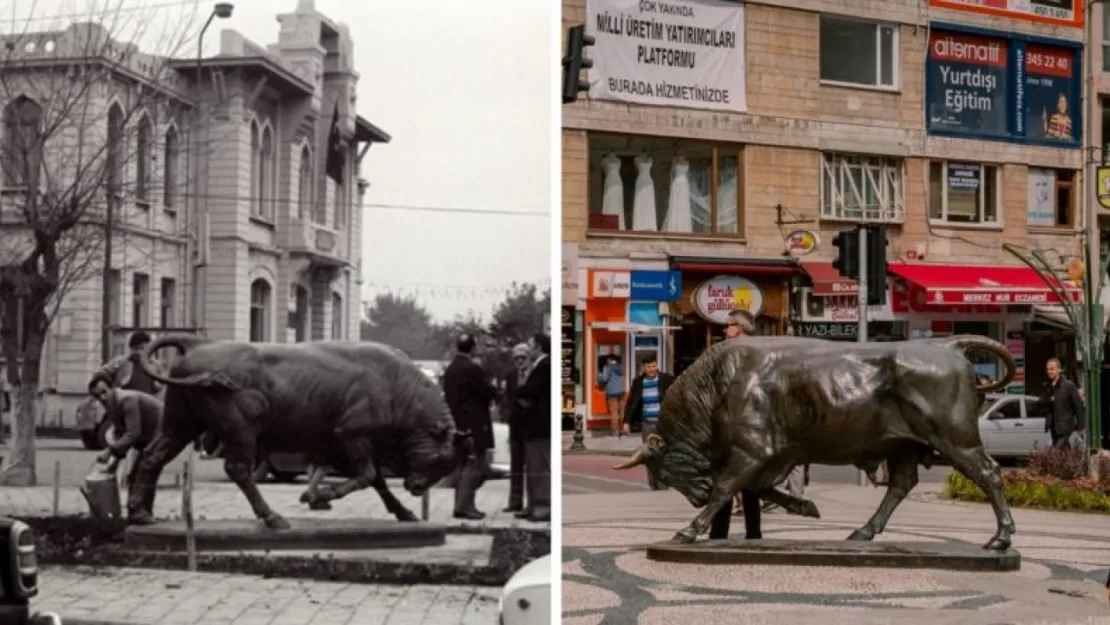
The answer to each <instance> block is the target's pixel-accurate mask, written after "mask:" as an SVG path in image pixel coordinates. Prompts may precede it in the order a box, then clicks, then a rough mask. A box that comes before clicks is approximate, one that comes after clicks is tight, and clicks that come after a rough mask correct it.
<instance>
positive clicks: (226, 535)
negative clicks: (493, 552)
mask: <svg viewBox="0 0 1110 625" xmlns="http://www.w3.org/2000/svg"><path fill="white" fill-rule="evenodd" d="M288 521H289V523H290V525H292V527H291V528H289V529H287V530H276V529H270V528H268V527H265V526H263V525H262V523H261V522H260V521H256V520H252V519H229V520H211V521H207V520H205V521H197V522H196V524H195V525H194V536H195V537H196V544H197V551H202V552H203V551H239V552H244V551H262V550H275V551H279V550H280V551H311V550H318V551H340V550H359V549H401V548H413V547H439V546H442V545H444V544H446V542H447V528H446V527H445V526H443V525H437V524H433V523H400V522H398V521H391V520H390V521H386V520H372V519H366V520H363V519H288ZM124 546H125V547H126V548H127V549H132V550H136V551H162V552H184V551H185V523H184V522H183V521H169V522H163V523H158V524H156V525H147V526H132V527H128V528H127V530H126V532H125V534H124Z"/></svg>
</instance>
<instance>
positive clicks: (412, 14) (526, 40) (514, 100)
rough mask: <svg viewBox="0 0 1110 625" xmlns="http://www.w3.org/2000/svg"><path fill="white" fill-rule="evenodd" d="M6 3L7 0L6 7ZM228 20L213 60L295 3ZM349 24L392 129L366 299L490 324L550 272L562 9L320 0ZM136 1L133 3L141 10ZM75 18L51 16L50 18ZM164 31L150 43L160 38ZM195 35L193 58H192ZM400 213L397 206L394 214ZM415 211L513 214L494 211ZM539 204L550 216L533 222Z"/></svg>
mask: <svg viewBox="0 0 1110 625" xmlns="http://www.w3.org/2000/svg"><path fill="white" fill-rule="evenodd" d="M4 4H9V3H4ZM16 4H18V5H19V8H18V9H15V10H14V12H13V10H12V8H11V6H10V5H9V6H8V7H6V8H5V9H4V10H3V11H0V19H2V20H3V22H0V30H4V31H10V30H11V29H12V25H13V19H21V18H25V17H27V16H28V15H34V16H35V23H36V26H38V27H40V28H44V29H45V28H51V27H58V26H64V22H65V21H66V20H68V19H69V18H70V16H73V15H81V14H84V15H88V14H89V13H90V11H94V10H101V11H103V10H105V9H106V8H109V7H111V8H114V7H118V6H120V5H121V4H122V5H123V6H124V7H126V9H127V11H128V13H129V15H134V16H136V17H141V18H142V19H143V20H144V21H148V20H149V19H150V17H151V16H152V13H153V14H154V15H156V16H157V18H158V19H157V20H156V21H157V22H166V21H168V22H172V23H180V22H181V21H183V20H182V18H183V17H184V18H194V19H193V20H192V24H191V25H192V27H193V29H194V30H195V29H196V28H199V26H200V24H201V23H202V22H201V19H200V18H199V17H197V15H200V16H201V17H207V14H208V11H209V8H208V7H209V6H210V3H203V2H202V3H200V4H199V9H198V10H195V11H194V6H193V4H192V3H189V2H173V0H168V1H167V0H106V1H102V2H98V3H96V4H92V3H89V2H88V1H87V0H77V1H73V0H39V1H38V2H37V3H32V2H31V1H30V0H29V1H28V3H27V4H23V3H16ZM234 4H235V10H234V14H233V16H232V17H231V18H230V19H227V20H220V21H217V22H216V23H214V24H213V25H212V28H211V29H210V30H209V33H208V35H207V37H206V41H205V49H206V54H212V53H215V51H216V49H217V46H218V42H219V36H218V34H217V32H218V30H219V29H221V28H234V29H235V30H238V31H240V32H241V33H243V35H245V36H246V37H247V38H249V39H251V40H253V41H255V42H258V43H260V44H263V45H266V44H270V43H273V42H275V41H276V39H277V32H278V23H277V20H276V15H277V13H279V12H292V11H293V9H294V8H295V7H296V0H281V1H279V2H264V1H262V0H239V1H237V2H234ZM316 8H317V10H319V11H321V12H322V13H324V14H326V15H328V16H329V17H331V18H332V19H334V20H336V21H340V22H344V23H346V24H347V25H348V26H349V27H350V29H351V34H352V37H353V38H354V42H355V59H356V69H357V70H358V71H359V73H360V74H361V78H360V87H359V94H358V99H359V105H358V108H359V113H360V114H361V115H362V116H364V117H366V118H367V119H369V120H370V121H371V122H373V123H374V124H376V125H378V126H379V127H381V128H383V129H384V130H385V131H386V132H388V133H389V134H391V135H392V136H393V141H392V142H391V143H390V144H388V145H378V146H375V147H373V148H371V150H370V152H369V154H368V155H367V157H366V159H365V160H364V161H363V164H362V172H361V173H362V175H363V176H364V177H365V178H367V179H368V180H369V181H370V185H371V186H370V189H369V191H368V192H367V196H366V202H367V203H368V204H370V205H371V206H369V207H367V208H366V209H365V211H364V213H363V255H364V260H363V276H364V280H365V284H364V289H363V296H364V299H367V300H369V299H372V297H373V296H374V294H375V293H378V292H384V291H389V290H392V291H394V292H402V293H405V294H411V295H416V296H417V297H418V299H419V300H420V301H421V303H423V304H424V305H425V306H427V308H428V309H429V310H430V311H431V312H432V314H433V315H434V316H435V317H437V318H439V319H443V320H448V319H451V318H453V317H455V316H456V315H462V314H466V313H467V311H468V310H473V311H475V312H476V313H478V314H481V315H482V316H483V317H485V318H486V319H488V318H489V312H490V310H491V308H492V307H493V305H494V304H495V303H496V302H497V301H499V300H500V298H501V297H502V296H503V293H502V291H503V289H504V288H507V287H508V285H509V284H510V283H511V282H513V281H518V282H525V281H537V280H544V281H545V283H544V284H545V285H546V284H550V272H551V262H550V254H551V250H550V247H551V238H550V232H551V217H550V210H551V206H550V204H551V166H552V163H551V154H552V146H551V130H550V129H551V124H552V123H553V120H552V119H551V105H550V102H551V101H552V100H551V98H554V97H555V94H554V93H552V92H551V86H550V85H551V72H552V71H554V65H553V60H552V58H551V45H550V43H551V42H550V39H551V7H550V5H549V3H548V2H535V1H524V2H506V1H505V0H468V1H467V2H460V1H457V0H438V1H429V0H410V1H409V2H391V3H385V2H376V3H354V2H350V1H349V0H348V1H342V0H316ZM132 9H134V10H132ZM59 15H62V16H64V17H63V18H61V19H57V18H55V19H46V18H47V17H48V16H59ZM157 35H158V33H157V32H156V27H153V26H151V27H149V28H148V32H147V33H146V35H145V36H144V37H143V38H142V45H143V47H144V49H147V50H149V51H151V52H161V50H157V49H152V48H153V47H154V46H156V45H157V44H156V43H150V40H151V39H152V38H153V37H155V36H157ZM195 45H196V44H195V42H190V43H189V44H188V45H187V46H186V47H185V48H184V50H183V51H182V52H181V54H182V55H187V54H192V53H193V52H192V50H195ZM390 207H392V208H390ZM404 207H431V208H440V209H480V210H492V211H513V212H519V213H529V215H519V216H516V215H491V214H480V213H471V212H464V211H458V212H448V211H447V210H439V211H428V210H415V209H411V208H404ZM536 212H542V213H544V216H535V215H534V213H536Z"/></svg>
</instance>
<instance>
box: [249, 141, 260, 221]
mask: <svg viewBox="0 0 1110 625" xmlns="http://www.w3.org/2000/svg"><path fill="white" fill-rule="evenodd" d="M261 146H262V133H261V132H260V131H259V129H258V124H257V123H255V122H253V121H252V122H251V211H252V212H253V213H255V214H258V212H259V211H258V207H259V205H260V202H259V199H260V198H261V197H262V193H261V189H260V188H259V186H258V168H259V162H258V159H259V156H261V149H260V148H261Z"/></svg>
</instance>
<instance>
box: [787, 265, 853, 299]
mask: <svg viewBox="0 0 1110 625" xmlns="http://www.w3.org/2000/svg"><path fill="white" fill-rule="evenodd" d="M801 265H802V269H805V271H806V273H808V274H809V279H810V280H812V281H813V294H814V295H851V294H853V293H859V283H858V282H856V281H855V280H852V279H850V278H845V277H843V276H841V275H840V274H839V273H838V272H837V271H836V269H833V266H832V263H831V262H825V263H822V262H809V263H801Z"/></svg>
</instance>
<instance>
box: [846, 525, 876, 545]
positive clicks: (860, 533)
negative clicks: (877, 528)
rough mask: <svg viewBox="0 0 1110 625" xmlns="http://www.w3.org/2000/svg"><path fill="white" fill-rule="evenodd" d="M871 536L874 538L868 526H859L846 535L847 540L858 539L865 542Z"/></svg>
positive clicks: (873, 533)
mask: <svg viewBox="0 0 1110 625" xmlns="http://www.w3.org/2000/svg"><path fill="white" fill-rule="evenodd" d="M873 538H875V532H873V531H871V530H870V529H869V528H862V527H861V528H860V529H858V530H856V531H854V532H852V535H851V536H849V537H848V540H859V541H864V542H866V541H869V540H871V539H873Z"/></svg>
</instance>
